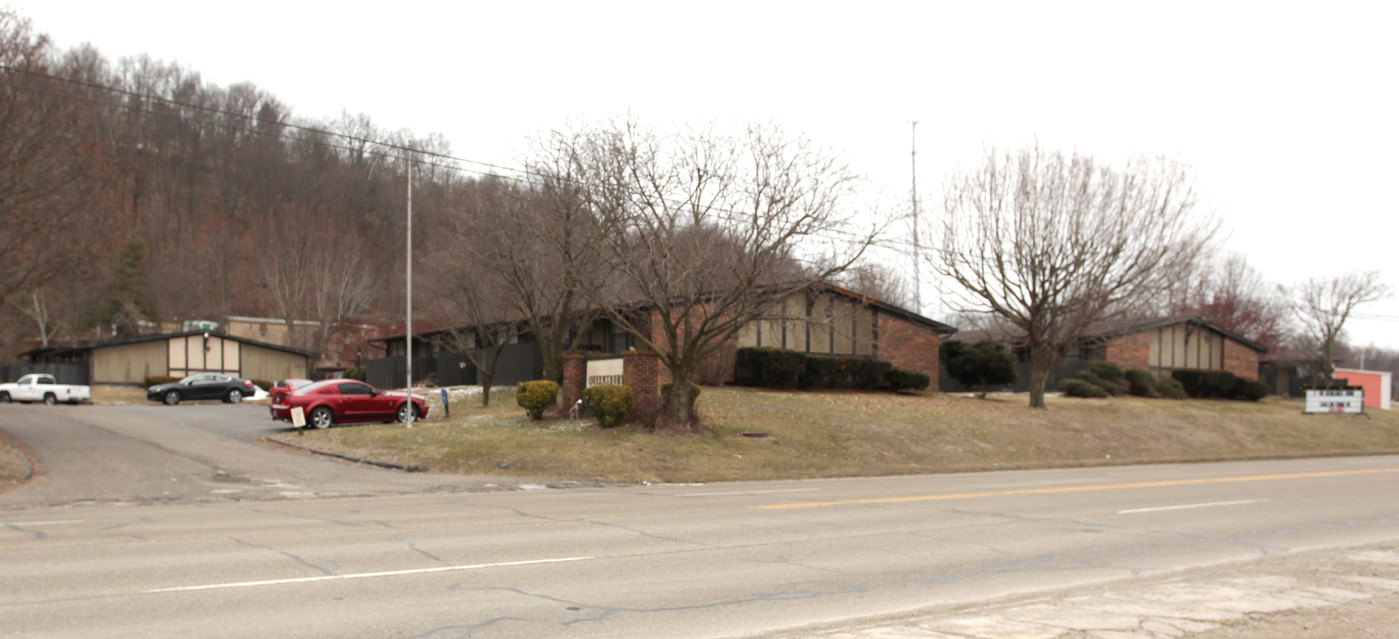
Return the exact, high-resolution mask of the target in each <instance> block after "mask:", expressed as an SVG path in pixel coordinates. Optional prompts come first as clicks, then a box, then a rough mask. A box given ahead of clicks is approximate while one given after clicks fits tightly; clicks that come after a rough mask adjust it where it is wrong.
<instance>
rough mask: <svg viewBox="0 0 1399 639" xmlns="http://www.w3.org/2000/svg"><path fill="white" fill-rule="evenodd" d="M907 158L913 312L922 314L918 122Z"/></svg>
mask: <svg viewBox="0 0 1399 639" xmlns="http://www.w3.org/2000/svg"><path fill="white" fill-rule="evenodd" d="M909 158H910V160H911V162H912V164H913V188H912V196H913V312H915V313H918V314H919V315H922V314H923V277H922V275H921V273H922V271H923V245H922V240H921V239H919V237H918V121H917V120H914V121H913V141H912V144H911V146H910V152H909Z"/></svg>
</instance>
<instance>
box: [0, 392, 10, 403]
mask: <svg viewBox="0 0 1399 639" xmlns="http://www.w3.org/2000/svg"><path fill="white" fill-rule="evenodd" d="M10 401H11V400H10V394H9V393H0V404H8V403H10Z"/></svg>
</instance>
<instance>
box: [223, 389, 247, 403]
mask: <svg viewBox="0 0 1399 639" xmlns="http://www.w3.org/2000/svg"><path fill="white" fill-rule="evenodd" d="M225 401H227V402H228V403H230V404H237V403H238V402H241V401H243V393H242V391H239V390H238V389H236V388H231V389H229V390H228V397H227V398H226V400H225Z"/></svg>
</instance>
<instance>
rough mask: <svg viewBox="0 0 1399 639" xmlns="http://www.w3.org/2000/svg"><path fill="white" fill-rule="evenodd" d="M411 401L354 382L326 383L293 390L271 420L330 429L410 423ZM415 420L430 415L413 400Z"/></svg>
mask: <svg viewBox="0 0 1399 639" xmlns="http://www.w3.org/2000/svg"><path fill="white" fill-rule="evenodd" d="M408 397H409V395H408V394H407V393H404V392H401V391H381V390H379V389H377V388H374V387H373V386H370V385H369V384H366V383H364V382H361V381H358V380H353V379H327V380H324V381H320V382H316V383H314V384H308V385H306V386H302V387H301V388H297V389H293V390H292V391H290V392H288V393H284V394H282V395H281V396H280V397H279V398H278V399H277V400H276V401H274V402H273V403H272V406H271V412H272V419H274V420H281V421H288V422H292V423H296V421H297V420H296V419H295V415H296V413H297V412H300V414H301V417H302V418H303V419H305V424H306V425H308V426H314V427H316V428H328V427H330V425H331V424H346V423H351V424H353V423H365V422H384V423H388V422H392V421H395V420H396V421H400V422H404V421H408V410H409V408H408V406H409V402H408ZM412 406H413V409H412V410H413V416H414V419H422V418H423V416H425V415H427V403H426V402H424V401H423V398H421V397H418V396H417V395H413V396H412Z"/></svg>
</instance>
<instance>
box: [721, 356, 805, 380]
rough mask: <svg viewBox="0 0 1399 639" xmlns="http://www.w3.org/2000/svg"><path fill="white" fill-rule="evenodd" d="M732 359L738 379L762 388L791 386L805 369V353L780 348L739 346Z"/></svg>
mask: <svg viewBox="0 0 1399 639" xmlns="http://www.w3.org/2000/svg"><path fill="white" fill-rule="evenodd" d="M734 359H735V362H736V364H737V367H738V372H739V379H740V380H742V381H744V382H746V383H749V384H752V385H754V386H761V387H764V388H793V387H795V386H796V385H797V381H798V378H799V377H800V376H801V374H802V371H804V370H805V369H806V355H804V354H802V353H798V352H796V351H789V350H784V349H780V348H767V347H745V348H740V349H738V353H737V354H736V355H735V356H734Z"/></svg>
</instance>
